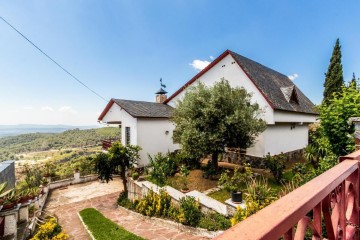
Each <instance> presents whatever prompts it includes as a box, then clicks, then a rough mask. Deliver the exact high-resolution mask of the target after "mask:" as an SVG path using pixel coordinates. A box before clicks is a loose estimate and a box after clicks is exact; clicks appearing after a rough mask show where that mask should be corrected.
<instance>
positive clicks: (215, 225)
mask: <svg viewBox="0 0 360 240" xmlns="http://www.w3.org/2000/svg"><path fill="white" fill-rule="evenodd" d="M199 227H200V228H205V229H207V230H209V231H219V230H226V229H228V228H229V227H231V222H230V219H228V218H226V217H225V216H223V215H221V214H219V213H217V212H211V213H208V214H203V215H202V217H201V219H200V222H199Z"/></svg>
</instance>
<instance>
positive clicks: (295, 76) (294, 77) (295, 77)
mask: <svg viewBox="0 0 360 240" xmlns="http://www.w3.org/2000/svg"><path fill="white" fill-rule="evenodd" d="M298 77H299V74H297V73H294V74H292V75H289V76H288V78H289V79H290V80H291V81H294V80H295V79H297V78H298Z"/></svg>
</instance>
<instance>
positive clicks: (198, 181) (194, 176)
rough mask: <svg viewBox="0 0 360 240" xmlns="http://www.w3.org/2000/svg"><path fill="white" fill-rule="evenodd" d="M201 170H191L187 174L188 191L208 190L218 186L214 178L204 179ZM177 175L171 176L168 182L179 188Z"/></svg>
mask: <svg viewBox="0 0 360 240" xmlns="http://www.w3.org/2000/svg"><path fill="white" fill-rule="evenodd" d="M203 173H204V171H203V170H200V169H195V170H191V171H190V174H189V176H188V188H189V190H190V191H192V190H197V191H199V192H203V191H205V190H208V189H210V188H214V187H217V186H218V183H217V181H216V180H210V179H205V178H203V176H202V175H203ZM178 180H179V177H177V176H175V177H171V178H170V179H169V184H170V185H171V186H172V187H174V188H176V189H178V190H180V186H179V181H178Z"/></svg>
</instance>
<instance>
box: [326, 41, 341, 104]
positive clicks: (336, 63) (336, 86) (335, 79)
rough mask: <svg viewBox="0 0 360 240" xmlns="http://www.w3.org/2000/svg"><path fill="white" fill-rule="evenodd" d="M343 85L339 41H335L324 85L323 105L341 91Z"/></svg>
mask: <svg viewBox="0 0 360 240" xmlns="http://www.w3.org/2000/svg"><path fill="white" fill-rule="evenodd" d="M343 84H344V77H343V69H342V64H341V46H340V41H339V39H336V43H335V46H334V50H333V53H332V56H331V59H330V64H329V68H328V71H327V73H326V74H325V83H324V87H325V89H324V100H323V102H324V103H327V102H328V101H329V99H331V98H332V94H333V93H336V92H340V91H341V87H342V86H343Z"/></svg>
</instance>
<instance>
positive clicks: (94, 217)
mask: <svg viewBox="0 0 360 240" xmlns="http://www.w3.org/2000/svg"><path fill="white" fill-rule="evenodd" d="M79 214H80V216H81V218H82V220H83V222H84V223H85V225H86V226H87V227H88V229H89V230H90V232H91V233H92V235H93V236H94V238H95V239H98V240H113V239H117V240H141V239H143V238H141V237H139V236H137V235H135V234H133V233H131V232H129V231H127V230H125V229H124V228H123V227H121V226H119V225H117V224H116V223H114V222H113V221H111V220H109V219H108V218H106V217H104V215H102V214H101V213H100V212H99V211H97V210H96V209H94V208H85V209H83V210H81V211H80V212H79Z"/></svg>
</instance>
